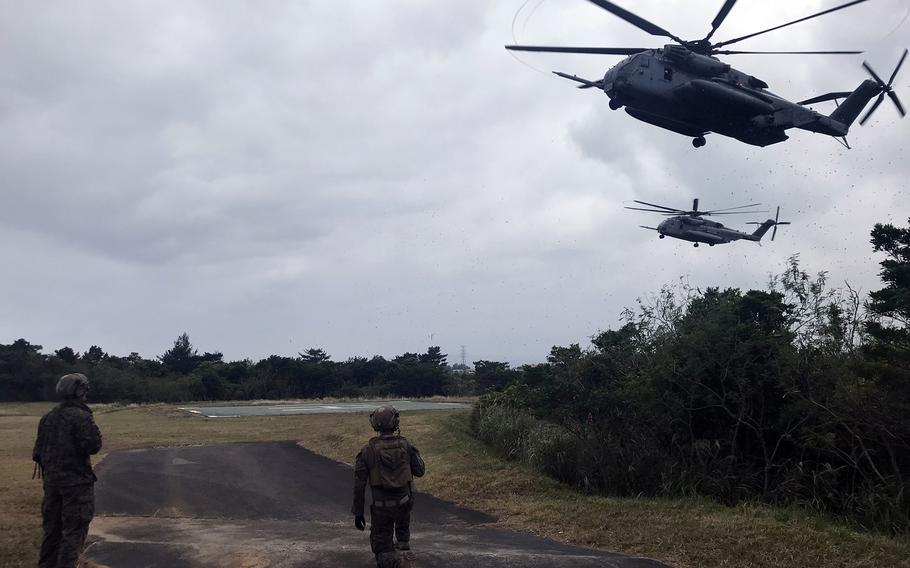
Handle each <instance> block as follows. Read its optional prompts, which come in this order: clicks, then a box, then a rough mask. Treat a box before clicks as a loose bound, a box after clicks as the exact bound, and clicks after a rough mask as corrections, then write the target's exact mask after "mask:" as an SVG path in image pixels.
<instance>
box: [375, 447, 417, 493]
mask: <svg viewBox="0 0 910 568" xmlns="http://www.w3.org/2000/svg"><path fill="white" fill-rule="evenodd" d="M366 460H367V467H369V469H370V486H371V487H382V488H383V489H401V488H403V487H407V486H408V485H410V483H411V480H412V479H413V477H412V476H411V453H410V444H409V443H408V441H407V440H405V439H404V438H402V437H401V436H395V437H394V438H381V437H377V438H372V439H371V440H370V441H369V443H367V455H366Z"/></svg>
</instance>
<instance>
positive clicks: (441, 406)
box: [180, 400, 468, 418]
mask: <svg viewBox="0 0 910 568" xmlns="http://www.w3.org/2000/svg"><path fill="white" fill-rule="evenodd" d="M383 404H394V405H395V408H397V409H398V410H400V411H402V412H405V411H408V410H451V409H453V408H467V407H468V405H467V404H462V403H460V402H428V401H411V400H393V401H385V400H376V401H365V402H335V403H302V404H276V405H245V406H185V407H181V408H180V410H185V411H187V412H192V413H193V414H201V415H203V416H207V417H209V418H233V417H237V416H282V415H285V414H330V413H337V412H369V411H371V410H374V409H376V408H378V407H380V406H382V405H383Z"/></svg>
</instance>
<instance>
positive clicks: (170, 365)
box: [158, 332, 198, 375]
mask: <svg viewBox="0 0 910 568" xmlns="http://www.w3.org/2000/svg"><path fill="white" fill-rule="evenodd" d="M158 360H159V361H161V364H162V365H164V368H165V369H167V370H168V371H171V372H175V373H180V374H181V375H186V374H187V373H190V372H192V370H193V369H195V368H196V366H197V364H198V354H197V351H196V349H195V348H194V347H193V344H192V343H190V336H189V335H188V334H187V333H186V332H183V333H182V334H180V335H179V336H178V337H177V339H176V340H175V341H174V346H173V347H171V348H170V349H168V350H167V351H165V352H164V354H162V355H160V356H159V357H158Z"/></svg>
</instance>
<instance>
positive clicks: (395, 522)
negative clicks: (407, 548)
mask: <svg viewBox="0 0 910 568" xmlns="http://www.w3.org/2000/svg"><path fill="white" fill-rule="evenodd" d="M413 507H414V500H413V497H412V498H411V500H409V501H408V502H407V503H405V504H404V505H399V506H397V507H376V506H372V507H370V547H371V548H372V549H373V554H375V555H376V564H377V566H378V567H379V568H398V567H399V566H401V561H400V560H399V558H398V552H397V551H396V550H395V542H394V541H393V540H392V536H393V535H394V537H395V540H397V541H398V542H408V541H409V540H411V509H412V508H413Z"/></svg>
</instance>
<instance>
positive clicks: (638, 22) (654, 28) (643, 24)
mask: <svg viewBox="0 0 910 568" xmlns="http://www.w3.org/2000/svg"><path fill="white" fill-rule="evenodd" d="M588 2H591V3H592V4H596V5H598V6H600V7H601V8H603V9H604V10H606V11H607V12H610V13H611V14H613V15H614V16H618V17H619V18H621V19H623V20H625V21H627V22H629V23H630V24H632V25H633V26H635V27H636V28H638V29H640V30H644V31H646V32H648V33H649V34H651V35H657V36H664V37H668V38H670V39H672V40H674V41H676V42H678V43H681V44H682V43H685V42H684V41H683V40H681V39H679V38H678V37H676V36H675V35H673V34H671V33H670V32H668V31H667V30H665V29H663V28H662V27H660V26H658V25H657V24H654V23H652V22H649V21H648V20H646V19H644V18H642V17H641V16H639V15H636V14H633V13H632V12H630V11H628V10H624V9H622V8H620V7H619V6H617V5H616V4H614V3H612V2H608V1H607V0H588Z"/></svg>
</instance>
